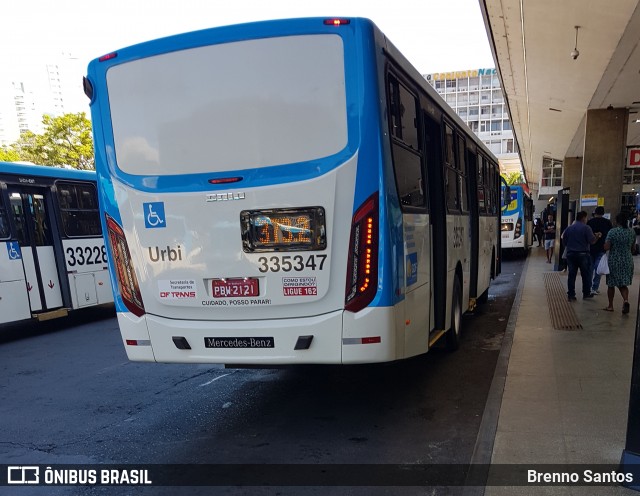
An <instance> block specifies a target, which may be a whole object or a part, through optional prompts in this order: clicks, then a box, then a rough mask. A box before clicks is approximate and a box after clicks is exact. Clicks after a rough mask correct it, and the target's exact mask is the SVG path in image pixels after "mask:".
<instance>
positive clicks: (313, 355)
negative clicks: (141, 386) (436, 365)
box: [118, 307, 396, 365]
mask: <svg viewBox="0 0 640 496" xmlns="http://www.w3.org/2000/svg"><path fill="white" fill-rule="evenodd" d="M393 315H394V311H393V308H388V307H386V308H369V309H364V310H362V311H361V312H358V313H357V314H351V313H349V312H344V311H343V310H338V311H335V312H331V313H328V314H324V315H318V316H315V317H306V318H293V319H276V320H254V321H234V322H225V321H194V320H175V319H167V318H164V317H158V316H155V315H145V316H143V317H140V318H138V317H134V316H132V315H131V314H127V313H119V314H118V324H119V325H120V331H121V333H122V340H123V342H124V345H125V349H126V351H127V356H128V358H129V360H132V361H156V362H163V363H211V364H226V365H260V364H263V365H285V364H341V363H345V364H346V363H373V362H386V361H391V360H395V359H396V353H395V350H396V345H395V337H394V336H395V332H393V331H392V329H394V325H393V323H394V318H393ZM303 336H313V339H312V340H311V344H310V346H309V347H308V348H307V349H297V350H296V349H295V348H296V343H298V340H299V338H300V337H303ZM372 337H373V339H372ZM174 338H176V339H174ZM377 338H379V339H377ZM176 340H177V341H178V343H187V344H188V347H187V349H180V348H179V347H178V345H177V344H176ZM131 343H135V344H131Z"/></svg>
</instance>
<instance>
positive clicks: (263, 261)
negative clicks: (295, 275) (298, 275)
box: [258, 255, 327, 272]
mask: <svg viewBox="0 0 640 496" xmlns="http://www.w3.org/2000/svg"><path fill="white" fill-rule="evenodd" d="M326 259H327V256H326V255H309V256H308V257H306V260H305V257H303V256H302V255H294V256H289V255H283V256H273V257H260V258H258V263H259V264H260V265H259V266H258V270H259V271H260V272H280V271H282V272H291V271H292V270H294V271H296V272H301V271H303V270H305V269H310V270H322V269H323V268H324V262H325V261H326Z"/></svg>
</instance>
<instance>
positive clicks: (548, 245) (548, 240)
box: [544, 214, 556, 263]
mask: <svg viewBox="0 0 640 496" xmlns="http://www.w3.org/2000/svg"><path fill="white" fill-rule="evenodd" d="M555 243H556V223H555V221H554V220H553V215H552V214H549V215H547V222H545V223H544V249H545V250H546V251H547V263H551V257H553V245H555Z"/></svg>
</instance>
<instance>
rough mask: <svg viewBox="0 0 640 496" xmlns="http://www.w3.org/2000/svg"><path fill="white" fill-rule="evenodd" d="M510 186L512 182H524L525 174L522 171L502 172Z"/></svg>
mask: <svg viewBox="0 0 640 496" xmlns="http://www.w3.org/2000/svg"><path fill="white" fill-rule="evenodd" d="M500 175H501V176H502V177H503V178H504V180H505V181H506V182H507V184H508V185H509V186H511V185H512V184H522V183H524V176H523V175H522V172H510V173H509V174H500Z"/></svg>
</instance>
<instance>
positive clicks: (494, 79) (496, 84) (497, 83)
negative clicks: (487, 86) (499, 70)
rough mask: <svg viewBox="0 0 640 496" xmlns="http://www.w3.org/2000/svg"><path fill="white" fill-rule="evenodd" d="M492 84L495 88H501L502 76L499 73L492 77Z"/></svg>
mask: <svg viewBox="0 0 640 496" xmlns="http://www.w3.org/2000/svg"><path fill="white" fill-rule="evenodd" d="M491 86H493V87H494V88H500V78H499V77H498V75H497V74H494V75H493V76H492V77H491Z"/></svg>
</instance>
